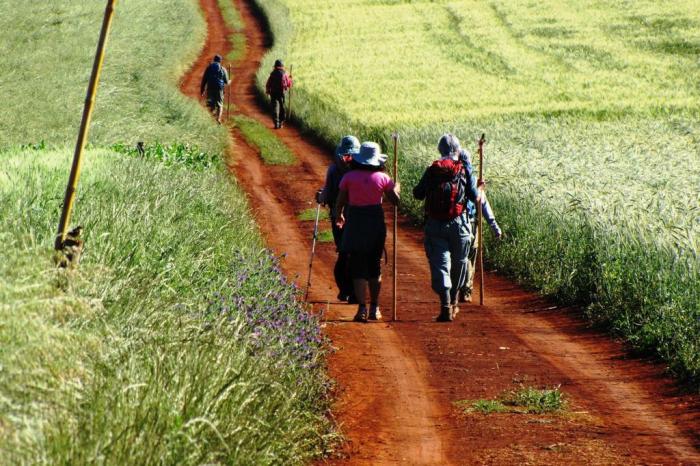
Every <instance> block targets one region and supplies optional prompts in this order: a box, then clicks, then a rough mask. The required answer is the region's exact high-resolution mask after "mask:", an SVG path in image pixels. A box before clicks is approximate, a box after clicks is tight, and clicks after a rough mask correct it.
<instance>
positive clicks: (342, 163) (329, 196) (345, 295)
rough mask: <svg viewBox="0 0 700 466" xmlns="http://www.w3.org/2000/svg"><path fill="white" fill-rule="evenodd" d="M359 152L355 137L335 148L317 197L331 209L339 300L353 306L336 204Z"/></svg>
mask: <svg viewBox="0 0 700 466" xmlns="http://www.w3.org/2000/svg"><path fill="white" fill-rule="evenodd" d="M359 151H360V141H359V140H358V139H357V138H356V137H355V136H345V137H344V138H343V139H342V140H341V141H340V144H338V146H337V147H336V148H335V157H334V158H333V163H331V165H330V166H329V167H328V170H327V172H326V184H325V185H324V186H323V189H321V190H320V191H319V192H318V195H317V197H316V200H317V201H318V202H319V203H320V204H325V205H327V206H328V208H329V215H330V219H331V227H332V228H333V241H334V242H335V247H336V250H337V251H338V259H337V260H336V263H335V267H334V269H333V274H334V275H335V283H336V285H338V299H339V300H341V301H347V302H349V303H351V304H352V303H356V302H357V300H356V299H355V291H354V289H353V284H352V278H351V277H350V268H349V262H348V255H347V254H346V253H344V252H341V251H340V245H341V241H342V238H343V228H341V227H339V226H338V225H337V224H336V222H337V220H338V213H337V211H336V205H335V204H336V201H337V199H338V190H339V189H340V180H341V179H342V178H343V175H345V174H346V173H347V172H348V171H349V170H350V162H351V161H352V156H353V154H357V153H358V152H359Z"/></svg>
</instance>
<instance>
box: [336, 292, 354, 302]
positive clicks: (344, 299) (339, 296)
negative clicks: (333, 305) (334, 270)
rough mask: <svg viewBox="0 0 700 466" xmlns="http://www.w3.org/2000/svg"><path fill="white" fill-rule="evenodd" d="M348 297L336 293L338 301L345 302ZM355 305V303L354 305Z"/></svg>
mask: <svg viewBox="0 0 700 466" xmlns="http://www.w3.org/2000/svg"><path fill="white" fill-rule="evenodd" d="M349 298H350V297H349V296H348V295H346V294H343V293H338V301H347V300H348V299H349ZM356 304H357V303H356Z"/></svg>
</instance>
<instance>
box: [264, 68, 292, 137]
mask: <svg viewBox="0 0 700 466" xmlns="http://www.w3.org/2000/svg"><path fill="white" fill-rule="evenodd" d="M291 87H292V78H291V77H290V76H289V75H288V74H287V72H286V71H285V69H284V64H283V63H282V60H275V68H274V69H273V70H272V72H271V73H270V76H269V77H268V78H267V83H266V84H265V92H266V93H267V94H268V95H269V96H270V100H271V102H272V118H273V122H274V124H275V129H279V128H281V127H282V124H283V123H284V121H285V120H286V119H287V111H286V109H285V107H284V93H285V92H287V91H288V90H289V89H290V88H291Z"/></svg>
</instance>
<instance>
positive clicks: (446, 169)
mask: <svg viewBox="0 0 700 466" xmlns="http://www.w3.org/2000/svg"><path fill="white" fill-rule="evenodd" d="M428 176H429V178H428V180H429V181H428V189H427V192H426V196H425V213H426V214H427V215H428V217H430V218H434V219H436V220H451V219H453V218H455V217H459V216H460V215H461V214H462V212H464V208H465V205H466V202H465V196H466V195H465V190H464V185H465V183H464V179H465V177H466V176H467V171H466V169H465V168H464V164H463V163H462V162H461V161H459V160H451V159H441V160H436V161H435V162H433V164H432V165H431V166H430V167H428Z"/></svg>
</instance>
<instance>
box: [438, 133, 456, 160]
mask: <svg viewBox="0 0 700 466" xmlns="http://www.w3.org/2000/svg"><path fill="white" fill-rule="evenodd" d="M437 148H438V152H440V155H442V156H443V157H452V158H457V157H458V156H459V151H460V150H461V149H462V147H461V146H460V145H459V139H457V136H455V135H454V134H450V133H445V134H443V135H442V136H440V140H439V141H438V146H437Z"/></svg>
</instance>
